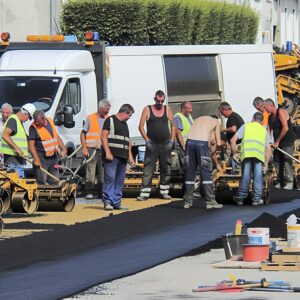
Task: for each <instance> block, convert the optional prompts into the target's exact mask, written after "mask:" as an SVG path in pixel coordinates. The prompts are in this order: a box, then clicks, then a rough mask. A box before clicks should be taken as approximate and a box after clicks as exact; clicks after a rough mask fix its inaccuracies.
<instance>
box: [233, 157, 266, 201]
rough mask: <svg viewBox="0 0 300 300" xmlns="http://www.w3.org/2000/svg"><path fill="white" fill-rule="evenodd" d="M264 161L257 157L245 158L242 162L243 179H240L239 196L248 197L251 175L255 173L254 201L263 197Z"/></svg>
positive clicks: (240, 197)
mask: <svg viewBox="0 0 300 300" xmlns="http://www.w3.org/2000/svg"><path fill="white" fill-rule="evenodd" d="M262 171H263V163H262V162H261V161H260V160H258V159H257V158H245V159H244V160H243V162H242V179H241V181H240V186H239V190H238V193H237V198H239V199H246V198H247V197H248V194H249V187H250V182H251V177H252V174H253V197H252V202H257V201H259V200H260V199H262V195H263V173H262Z"/></svg>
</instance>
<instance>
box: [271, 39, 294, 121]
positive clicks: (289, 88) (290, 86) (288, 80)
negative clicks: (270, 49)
mask: <svg viewBox="0 0 300 300" xmlns="http://www.w3.org/2000/svg"><path fill="white" fill-rule="evenodd" d="M273 57H274V65H275V71H276V87H277V101H278V105H279V106H282V107H284V108H285V109H286V110H287V112H288V113H289V115H290V116H291V120H292V122H293V123H294V124H295V125H299V124H300V108H299V103H300V49H299V46H298V45H296V44H294V45H293V47H292V49H291V51H281V50H280V49H278V48H277V49H275V53H274V54H273Z"/></svg>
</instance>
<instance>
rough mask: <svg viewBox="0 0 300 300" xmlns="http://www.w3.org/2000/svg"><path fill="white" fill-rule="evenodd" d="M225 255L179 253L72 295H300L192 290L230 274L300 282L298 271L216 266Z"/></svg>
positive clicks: (276, 298) (149, 299) (278, 299)
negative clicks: (176, 256)
mask: <svg viewBox="0 0 300 300" xmlns="http://www.w3.org/2000/svg"><path fill="white" fill-rule="evenodd" d="M224 259H225V255H224V250H223V249H213V250H211V251H210V252H207V253H204V254H201V255H196V256H189V257H182V258H178V259H175V260H173V261H171V262H168V263H165V264H162V265H160V266H157V267H154V268H152V269H149V270H146V271H144V272H141V273H138V274H136V275H133V276H128V277H125V278H122V279H119V280H115V281H112V282H108V283H104V284H101V285H98V286H96V287H94V288H91V289H89V290H87V291H85V292H83V293H81V294H78V295H75V296H73V297H72V298H66V299H85V300H96V299H97V300H99V299H113V300H140V299H143V300H154V299H155V300H158V299H160V300H163V299H216V300H217V299H248V300H250V299H253V300H254V299H257V300H258V299H259V300H267V299H270V300H271V299H272V300H283V299H284V300H285V299H300V293H282V292H256V291H255V292H254V291H244V292H240V293H232V292H231V293H221V292H204V293H193V292H192V289H193V288H196V287H197V286H199V285H214V284H216V283H217V282H220V281H222V280H227V279H228V280H229V274H233V275H235V276H236V277H237V278H242V279H246V280H260V279H261V278H266V279H267V280H284V281H287V282H289V283H290V284H291V285H292V286H300V276H299V272H278V271H277V272H264V271H260V270H258V269H215V268H213V267H212V264H214V263H216V262H219V261H222V260H224Z"/></svg>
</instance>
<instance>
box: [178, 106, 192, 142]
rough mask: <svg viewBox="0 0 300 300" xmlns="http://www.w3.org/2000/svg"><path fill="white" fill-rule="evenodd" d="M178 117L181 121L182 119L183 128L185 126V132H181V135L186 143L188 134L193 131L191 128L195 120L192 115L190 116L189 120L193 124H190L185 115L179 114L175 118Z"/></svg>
mask: <svg viewBox="0 0 300 300" xmlns="http://www.w3.org/2000/svg"><path fill="white" fill-rule="evenodd" d="M176 116H178V117H180V119H181V122H182V126H183V130H182V131H181V135H182V138H183V140H184V141H186V140H187V136H188V134H189V132H190V130H191V127H192V125H191V124H193V122H194V119H193V117H192V116H191V115H189V116H188V119H189V120H190V122H191V124H190V122H189V121H188V119H187V117H186V116H185V115H184V114H183V113H181V112H178V113H176V114H175V116H174V118H175V117H176Z"/></svg>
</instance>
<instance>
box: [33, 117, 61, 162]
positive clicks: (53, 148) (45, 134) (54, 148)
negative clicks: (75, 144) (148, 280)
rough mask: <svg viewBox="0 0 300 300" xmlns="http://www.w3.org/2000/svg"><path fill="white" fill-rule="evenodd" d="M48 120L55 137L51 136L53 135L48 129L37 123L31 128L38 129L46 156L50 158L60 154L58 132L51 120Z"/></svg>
mask: <svg viewBox="0 0 300 300" xmlns="http://www.w3.org/2000/svg"><path fill="white" fill-rule="evenodd" d="M46 119H47V122H49V124H50V126H51V128H52V132H53V135H51V133H50V132H49V131H48V130H47V128H46V127H44V126H37V125H36V124H35V122H33V123H32V124H31V126H33V127H34V128H35V129H36V131H37V133H38V134H39V136H40V139H41V140H42V145H43V147H44V150H45V154H46V156H49V157H50V156H53V155H54V154H55V153H58V152H59V147H58V138H57V131H56V128H55V125H54V123H53V121H52V120H51V119H50V118H48V117H47V118H46Z"/></svg>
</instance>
